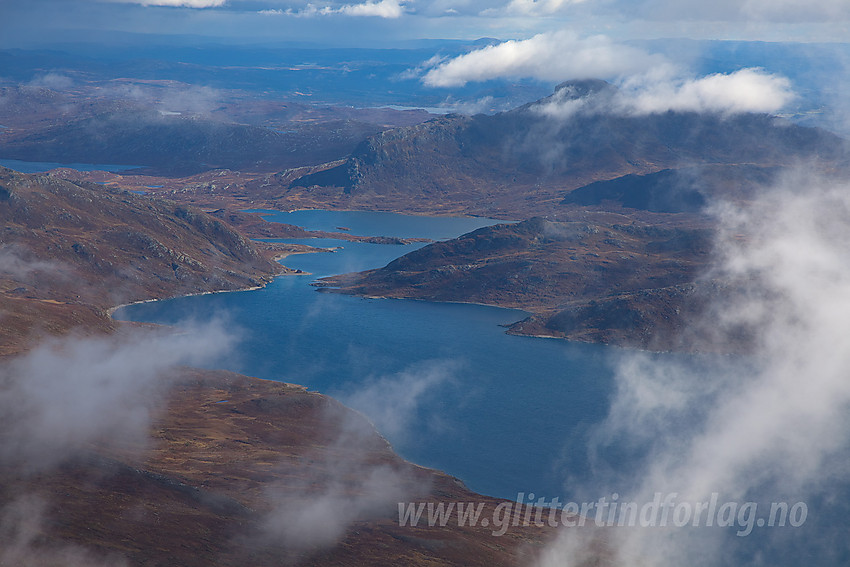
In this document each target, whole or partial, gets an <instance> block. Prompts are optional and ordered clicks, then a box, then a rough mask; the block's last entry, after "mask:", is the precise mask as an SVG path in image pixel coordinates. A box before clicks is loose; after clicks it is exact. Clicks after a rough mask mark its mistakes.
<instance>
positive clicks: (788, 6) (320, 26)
mask: <svg viewBox="0 0 850 567" xmlns="http://www.w3.org/2000/svg"><path fill="white" fill-rule="evenodd" d="M0 16H2V17H0V36H2V38H0V42H2V45H3V47H12V46H15V45H21V46H30V45H33V44H37V43H38V42H41V41H44V42H49V41H50V40H53V39H56V38H60V39H61V38H63V37H65V36H64V35H63V34H62V33H61V32H63V31H67V30H71V31H73V30H77V31H79V30H90V29H95V30H101V31H105V30H111V31H119V32H139V33H165V34H191V35H202V36H209V37H212V38H216V39H220V40H228V41H232V40H236V41H244V42H258V41H262V42H269V41H302V42H303V41H309V42H313V43H317V44H326V45H380V44H392V43H395V42H400V41H404V40H411V39H421V38H439V39H476V38H481V37H495V38H499V39H527V38H530V37H532V36H534V35H536V34H538V33H542V32H554V31H564V30H566V31H570V32H572V33H575V34H577V35H580V36H590V35H594V34H602V35H606V36H608V37H611V38H613V39H615V40H624V39H633V38H655V37H688V38H695V39H759V40H768V41H807V42H821V41H846V40H847V38H848V37H850V33H848V28H850V26H848V24H850V1H848V0H713V1H711V2H707V1H705V0H490V1H487V0H366V1H365V2H361V1H360V0H351V1H350V2H345V1H339V0H315V1H313V2H306V1H299V0H0Z"/></svg>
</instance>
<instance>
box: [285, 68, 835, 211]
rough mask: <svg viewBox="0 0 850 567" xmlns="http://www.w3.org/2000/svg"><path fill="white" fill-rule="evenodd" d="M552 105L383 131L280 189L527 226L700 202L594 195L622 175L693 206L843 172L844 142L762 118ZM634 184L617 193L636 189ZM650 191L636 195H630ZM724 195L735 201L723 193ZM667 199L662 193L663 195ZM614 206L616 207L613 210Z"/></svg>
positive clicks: (601, 90) (596, 88) (594, 84)
mask: <svg viewBox="0 0 850 567" xmlns="http://www.w3.org/2000/svg"><path fill="white" fill-rule="evenodd" d="M612 89H614V87H613V86H611V85H609V84H607V83H604V82H602V81H580V82H571V83H565V84H562V85H560V86H559V87H558V90H557V91H556V94H555V95H553V97H557V99H558V101H560V102H562V103H563V102H564V101H565V100H571V99H572V100H579V99H583V100H592V99H593V98H594V97H600V98H604V97H606V96H609V92H610V91H611V90H612ZM552 101H553V98H552V97H549V98H547V99H543V100H540V101H537V102H535V103H531V104H527V105H524V106H522V107H520V108H517V109H514V110H511V111H508V112H503V113H499V114H495V115H492V116H487V115H477V116H472V117H469V116H459V115H448V116H445V117H441V118H437V119H435V120H431V121H429V122H426V123H423V124H419V125H416V126H411V127H407V128H398V129H393V130H388V131H384V132H381V133H379V134H376V135H374V136H371V137H369V138H368V139H367V140H366V141H364V142H363V143H361V144H360V145H359V146H358V147H357V148H356V149H355V150H354V152H353V153H352V154H351V156H350V157H348V159H346V160H345V162H344V163H341V164H334V165H333V166H332V167H327V168H325V169H323V170H321V171H317V172H314V173H312V174H309V175H306V176H302V177H300V178H298V179H296V180H294V181H293V182H291V183H290V184H289V190H290V191H292V192H297V191H298V188H299V187H303V188H304V189H305V190H308V191H309V190H311V189H313V188H316V187H318V188H330V187H335V188H338V190H339V192H340V196H339V198H340V199H341V200H342V201H344V202H346V203H349V204H350V205H351V206H360V207H373V206H378V207H380V206H381V205H383V206H384V207H390V208H392V207H396V208H402V207H404V206H406V205H407V204H410V203H417V202H421V203H427V206H429V207H432V208H433V209H435V210H456V211H462V212H467V213H474V214H490V215H501V216H508V215H513V216H514V218H516V217H517V216H530V215H535V214H546V215H550V214H557V212H558V211H559V210H560V208H559V206H560V205H561V204H569V203H574V204H594V203H596V204H598V201H600V200H602V199H603V196H604V199H605V200H610V201H613V202H615V203H619V204H620V205H625V206H637V207H638V208H648V209H649V210H680V209H683V210H693V209H694V208H698V205H699V200H700V197H698V196H696V195H691V196H689V197H685V198H684V200H682V201H681V202H680V203H674V202H672V201H669V199H667V202H661V201H664V199H661V195H660V194H659V195H658V198H657V199H655V200H658V199H661V201H659V203H658V204H657V205H654V204H653V203H652V201H653V199H652V198H650V197H651V196H647V197H646V198H644V199H643V200H640V199H635V198H634V197H633V196H630V197H629V198H625V195H622V194H620V193H619V192H618V191H620V190H619V189H616V188H614V189H612V187H613V186H608V188H607V189H603V188H602V187H600V186H598V185H597V186H593V187H590V188H587V189H583V190H582V191H579V192H578V193H577V194H576V195H575V196H573V197H570V193H571V191H574V190H576V189H579V188H582V187H585V186H588V185H590V184H592V183H597V182H607V181H611V180H614V179H618V178H623V177H624V176H636V175H648V174H657V173H659V172H661V171H664V170H669V171H668V172H667V173H665V174H661V176H660V177H659V176H656V177H654V178H650V179H652V183H654V184H655V188H654V189H651V191H652V192H655V193H658V192H659V191H662V192H663V191H664V189H662V188H661V185H664V184H668V185H669V184H670V182H672V180H673V178H674V174H673V173H672V172H673V171H676V170H681V171H682V173H683V174H684V175H685V176H686V177H687V176H688V175H690V177H692V178H693V177H694V175H693V172H694V171H695V168H700V167H710V170H711V174H710V175H709V176H706V177H701V176H700V178H699V185H700V187H699V189H695V188H693V187H692V188H691V189H690V190H689V191H690V192H691V193H693V192H694V191H696V192H697V193H699V194H700V195H702V198H706V197H710V196H711V195H712V194H713V193H714V192H715V190H717V191H722V192H723V193H725V194H726V196H728V194H729V192H730V191H729V190H730V188H731V186H732V185H739V184H743V185H746V186H748V187H750V188H752V187H753V186H756V185H760V184H762V183H763V182H764V181H765V180H766V179H767V178H769V177H770V176H771V175H772V174H773V173H775V171H776V169H777V168H780V167H783V166H786V165H790V164H793V163H795V162H800V161H806V160H817V161H819V162H822V163H828V164H832V165H836V164H839V165H840V166H842V167H843V166H845V165H846V164H847V163H848V159H847V158H848V154H847V149H846V145H845V143H844V141H843V140H842V139H841V138H839V137H837V136H835V135H834V134H831V133H829V132H826V131H824V130H820V129H817V128H807V127H802V126H797V125H795V124H792V123H789V122H786V121H783V120H780V119H777V118H775V117H773V116H769V115H764V114H749V113H741V114H733V115H723V114H718V113H696V112H665V113H657V114H648V115H641V116H635V115H626V114H618V113H613V112H576V113H574V114H573V115H571V116H569V117H566V118H558V117H553V116H552V115H551V114H548V113H546V112H545V111H544V109H545V108H546V105H547V104H549V103H550V102H552ZM636 182H637V178H635V177H632V178H629V179H624V180H623V181H622V182H621V183H632V184H634V183H636ZM647 190H649V189H648V188H647V187H643V188H642V189H640V191H647ZM733 193H734V191H733ZM668 197H669V195H668ZM624 198H625V200H624Z"/></svg>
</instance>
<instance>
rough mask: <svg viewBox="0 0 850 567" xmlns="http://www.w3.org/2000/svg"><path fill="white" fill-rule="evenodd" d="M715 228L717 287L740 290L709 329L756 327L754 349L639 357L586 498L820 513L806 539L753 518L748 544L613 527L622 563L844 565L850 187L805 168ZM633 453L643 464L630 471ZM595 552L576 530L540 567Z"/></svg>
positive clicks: (607, 535)
mask: <svg viewBox="0 0 850 567" xmlns="http://www.w3.org/2000/svg"><path fill="white" fill-rule="evenodd" d="M716 215H717V218H718V221H719V223H720V227H721V230H720V236H719V238H718V244H717V254H718V263H717V267H716V269H715V270H714V271H713V272H712V273H711V274H710V275H711V277H717V278H723V279H725V280H726V281H729V282H732V284H733V286H734V287H736V288H738V289H740V290H741V293H739V294H736V296H735V298H730V299H729V301H728V302H727V303H725V304H722V305H717V306H716V310H715V311H714V316H713V317H712V320H711V321H704V322H701V323H700V324H705V325H711V326H715V327H716V326H721V327H733V326H738V325H746V326H748V327H749V328H753V329H756V330H757V333H756V341H755V344H756V345H757V346H756V347H755V351H754V352H752V353H751V354H749V355H747V356H746V357H742V358H726V357H717V358H707V359H701V360H698V361H696V362H697V364H694V363H693V361H691V362H681V361H679V362H670V361H669V360H663V359H659V358H657V357H654V356H651V355H643V354H631V355H625V356H624V357H623V360H622V363H621V364H620V366H619V368H618V370H617V373H616V383H617V393H616V395H615V397H614V400H613V402H612V406H611V410H610V414H609V417H608V418H607V420H606V421H605V422H604V423H603V424H602V425H600V427H599V428H598V429H597V430H596V433H595V437H594V441H593V443H591V450H592V454H594V455H596V458H595V462H596V470H595V478H593V480H592V482H593V483H594V486H595V488H588V487H582V488H581V490H588V491H592V490H594V489H595V490H599V489H600V488H599V487H603V488H602V490H603V491H606V490H607V491H616V492H618V493H619V495H620V499H621V500H622V501H625V500H629V501H637V502H650V501H651V500H653V498H654V495H655V494H657V493H662V494H675V495H676V501H677V502H691V503H694V502H705V501H708V500H709V499H710V498H711V495H712V494H713V493H719V494H721V495H722V496H723V498H724V499H725V500H727V501H735V502H738V503H744V502H750V501H752V502H756V503H759V504H760V505H761V506H764V505H766V503H772V502H780V501H785V502H787V501H789V500H792V501H795V502H802V503H804V504H806V505H807V510H808V518H807V519H806V524H805V525H804V526H803V527H798V528H787V527H786V528H782V529H780V528H764V529H761V530H760V528H761V527H762V524H759V523H755V522H756V520H755V518H753V523H754V526H755V527H754V528H752V527H751V528H750V529H754V531H753V532H752V533H750V532H749V531H747V530H744V533H746V535H747V536H748V537H738V536H741V533H737V534H736V532H735V531H734V530H732V531H731V532H730V531H729V530H723V529H719V528H717V527H716V526H715V527H713V528H710V527H705V524H703V525H702V526H700V527H692V528H687V527H685V528H673V527H672V526H671V525H670V524H668V528H666V529H664V528H659V527H642V528H640V527H637V528H630V529H621V528H614V529H605V531H604V533H602V534H598V535H599V537H600V538H601V539H602V540H603V541H604V542H605V547H606V548H607V549H608V552H609V553H610V556H611V564H612V565H617V566H619V565H624V566H625V565H635V564H642V565H643V564H645V565H652V566H656V565H657V566H666V565H676V564H680V563H681V561H682V558H684V557H687V558H688V564H689V565H712V566H713V565H725V564H742V563H746V564H775V562H776V560H777V559H778V558H781V560H782V562H783V564H795V562H796V563H801V562H802V563H805V562H811V561H812V560H813V559H816V562H817V563H818V564H837V563H835V562H836V561H838V562H840V561H841V559H840V558H841V557H845V558H846V557H847V555H848V554H849V553H850V547H848V545H847V543H846V541H844V542H843V543H842V538H841V533H843V529H842V527H841V526H842V525H846V515H847V513H848V509H847V505H846V494H847V492H848V486H847V483H846V481H845V480H843V479H846V475H847V473H848V468H850V467H848V464H847V458H846V455H847V451H848V449H850V381H848V380H847V376H848V375H850V351H848V349H847V348H846V344H845V343H846V337H848V336H850V256H848V252H847V251H848V250H850V222H848V220H847V219H848V218H850V186H848V185H847V184H846V183H843V182H836V181H831V180H830V181H827V180H823V179H818V177H817V175H815V174H814V173H813V172H811V171H800V172H798V173H797V174H795V175H792V176H789V177H786V178H785V179H784V181H783V182H782V183H781V184H780V185H779V186H777V187H774V188H773V189H772V190H770V191H767V192H765V193H764V194H763V195H762V196H761V197H760V198H759V199H757V200H756V201H755V202H754V203H753V204H752V205H751V206H749V207H747V208H746V209H739V208H731V207H723V206H719V207H717V209H716ZM624 451H625V453H628V454H629V455H630V456H629V459H630V463H631V464H629V465H628V466H625V465H624V463H623V462H621V461H620V462H618V459H622V458H623V454H625V453H624ZM623 468H628V469H629V470H628V471H627V472H624V471H623ZM635 479H636V480H635ZM607 494H608V495H610V492H608V493H607ZM600 495H601V494H600ZM672 514H673V511H671V517H672ZM764 515H765V514H764V513H763V514H762V515H761V519H762V520H764ZM739 518H740V515H739ZM768 525H769V524H768ZM589 543H590V542H589V541H587V540H586V539H584V538H583V537H582V536H580V535H579V534H577V533H576V532H575V531H570V530H566V531H565V532H564V533H563V534H562V537H561V538H560V540H559V542H558V543H557V544H555V545H554V546H552V547H551V548H550V549H549V550H548V551H547V553H545V554H544V556H543V558H542V559H541V561H540V563H539V565H540V566H541V567H548V566H550V565H552V566H553V565H559V566H563V565H574V564H575V563H574V562H573V561H572V559H571V558H570V557H571V554H574V553H575V552H576V551H577V550H581V549H585V547H586V545H588V544H589ZM596 543H598V540H597V541H596Z"/></svg>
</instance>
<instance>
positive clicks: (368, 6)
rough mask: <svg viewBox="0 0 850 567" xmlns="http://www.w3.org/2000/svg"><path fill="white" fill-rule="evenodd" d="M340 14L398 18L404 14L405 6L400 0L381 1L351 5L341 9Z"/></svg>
mask: <svg viewBox="0 0 850 567" xmlns="http://www.w3.org/2000/svg"><path fill="white" fill-rule="evenodd" d="M338 11H339V13H341V14H346V15H348V16H377V17H379V18H398V17H401V15H402V14H404V4H403V3H402V2H399V0H381V1H380V2H365V3H363V4H351V5H348V6H343V7H342V8H340V9H339V10H338Z"/></svg>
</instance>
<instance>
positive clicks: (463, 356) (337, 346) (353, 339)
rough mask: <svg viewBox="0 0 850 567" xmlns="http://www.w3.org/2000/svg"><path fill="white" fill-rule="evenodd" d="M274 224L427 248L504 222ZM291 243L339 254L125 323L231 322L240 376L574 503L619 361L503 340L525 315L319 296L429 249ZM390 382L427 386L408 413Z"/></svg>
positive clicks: (304, 259)
mask: <svg viewBox="0 0 850 567" xmlns="http://www.w3.org/2000/svg"><path fill="white" fill-rule="evenodd" d="M308 213H309V214H308ZM292 215H294V216H295V218H293V217H292ZM270 218H273V219H274V220H284V221H285V222H292V223H295V224H301V225H306V226H307V227H308V228H312V229H315V228H325V229H327V228H328V227H330V226H332V225H336V224H337V223H344V226H348V227H350V228H351V229H352V232H354V231H355V230H357V231H362V232H363V233H365V234H368V233H371V234H384V235H396V236H424V237H429V238H435V237H448V236H452V234H451V233H450V232H451V230H454V234H455V235H457V234H460V233H461V232H462V231H465V230H467V229H472V228H475V227H477V226H481V225H486V224H492V223H494V222H496V221H493V220H489V219H476V218H468V219H442V218H438V219H429V218H426V217H405V216H403V215H390V214H386V213H339V212H333V213H331V212H322V211H299V212H297V213H290V215H288V216H284V214H280V215H274V216H272V217H270ZM370 222H371V224H369V223H370ZM405 227H407V230H405ZM293 242H301V243H305V242H306V243H309V244H311V245H313V246H319V247H327V248H333V249H335V251H334V252H323V253H314V254H304V255H294V256H290V257H288V258H286V259H285V260H284V263H285V264H286V265H287V266H289V267H291V268H297V269H301V270H304V271H306V272H310V273H311V275H302V276H287V277H280V278H277V279H276V280H275V281H273V282H272V283H271V284H270V285H268V286H267V287H265V288H264V289H260V290H255V291H247V292H236V293H227V294H213V295H205V296H197V297H184V298H178V299H172V300H167V301H159V302H153V303H146V304H138V305H133V306H129V307H126V308H123V309H121V310H120V311H119V312H118V313H117V314H116V316H117V317H118V318H122V319H132V320H135V321H148V322H157V323H166V324H176V323H179V322H180V321H184V320H186V319H192V318H194V319H201V320H204V319H208V318H209V317H210V316H211V315H212V314H215V315H216V316H220V317H226V319H227V320H228V321H229V326H230V327H231V328H238V329H240V333H241V337H242V340H241V342H240V344H239V347H238V349H237V353H236V356H235V357H233V359H232V360H231V362H230V369H232V370H234V371H237V372H242V373H245V374H249V375H253V376H258V377H261V378H267V379H272V380H282V381H286V382H294V383H298V384H303V385H306V386H308V387H309V388H311V389H313V390H317V391H320V392H323V393H327V394H330V395H333V396H336V397H338V398H340V399H341V400H342V401H344V402H346V403H349V405H351V406H352V407H354V408H355V409H358V410H360V411H362V412H363V413H365V414H366V415H367V416H368V417H370V418H372V419H373V421H374V422H375V423H376V425H377V426H378V428H379V429H381V431H382V433H383V434H384V435H385V436H386V437H387V438H388V439H389V441H390V442H391V443H392V444H393V446H394V448H395V449H396V451H397V452H398V453H399V454H400V455H402V456H403V457H404V458H406V459H408V460H411V461H413V462H415V463H417V464H420V465H424V466H428V467H434V468H438V469H441V470H444V471H446V472H448V473H450V474H452V475H454V476H457V477H459V478H460V479H462V480H463V481H464V482H465V483H466V484H467V485H468V486H470V487H471V488H472V489H473V490H476V491H478V492H482V493H485V494H489V495H494V496H500V497H506V498H514V497H516V495H517V493H518V492H526V493H528V492H536V493H537V494H541V495H542V494H546V495H547V497H549V498H552V497H554V496H556V495H564V496H565V497H568V496H569V495H570V493H569V486H567V484H568V483H567V480H568V479H574V478H575V477H576V475H577V474H579V475H581V474H585V473H586V472H587V469H588V467H587V463H586V458H587V455H586V449H585V448H584V447H586V438H585V436H584V435H585V433H586V432H587V430H588V429H589V428H590V427H591V425H592V424H594V423H597V422H599V421H600V420H602V419H603V417H604V416H605V414H606V412H607V409H608V401H609V395H610V390H611V385H612V370H611V365H612V360H613V358H612V356H613V354H614V353H616V352H617V351H618V349H612V348H611V347H605V346H602V345H591V344H579V343H570V342H566V341H560V340H546V339H538V338H531V337H517V336H510V335H507V334H505V329H504V327H503V326H502V325H505V324H509V323H512V322H515V321H518V320H520V319H522V318H524V317H525V316H526V313H524V312H522V311H517V310H511V309H501V308H496V307H489V306H481V305H469V304H448V303H432V302H425V301H414V300H397V299H364V298H360V297H352V296H346V295H340V294H336V293H327V292H320V291H317V289H316V288H315V287H313V286H311V285H310V282H312V281H314V280H315V279H316V278H318V277H321V276H325V275H332V274H338V273H343V272H350V271H358V270H364V269H370V268H377V267H381V266H383V265H385V264H386V263H387V262H389V261H391V260H392V259H394V258H397V257H398V256H401V255H402V254H406V253H408V252H410V251H412V250H414V249H416V248H419V247H421V246H424V245H425V244H424V243H415V244H410V245H406V246H399V245H380V244H365V243H352V242H347V241H341V240H319V239H309V240H297V241H293ZM405 380H406V381H407V382H405ZM393 384H395V385H400V386H401V389H402V390H403V391H404V390H407V389H410V390H411V391H412V390H415V387H413V386H412V385H415V384H419V385H425V384H430V385H429V386H428V387H427V388H425V391H424V392H423V393H421V394H420V395H419V396H418V397H417V398H416V402H417V403H416V404H412V403H409V400H399V399H397V397H398V396H397V394H398V392H397V391H395V390H398V388H396V389H395V390H394V389H393ZM405 385H406V386H405ZM370 392H372V393H374V394H375V395H368V394H369V393H370ZM393 392H395V393H393ZM393 412H397V414H394V413H393ZM388 416H389V418H388Z"/></svg>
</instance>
